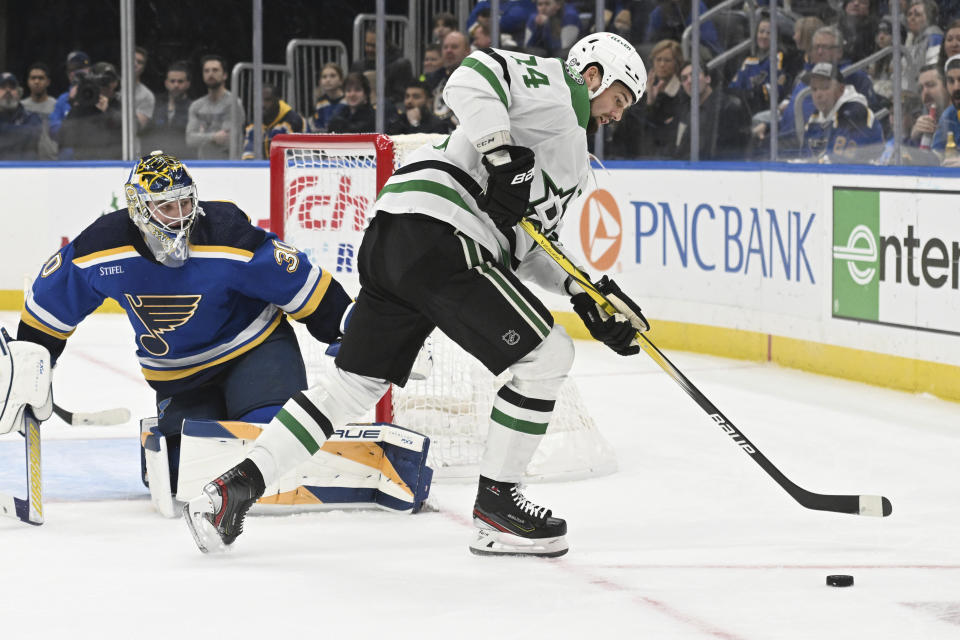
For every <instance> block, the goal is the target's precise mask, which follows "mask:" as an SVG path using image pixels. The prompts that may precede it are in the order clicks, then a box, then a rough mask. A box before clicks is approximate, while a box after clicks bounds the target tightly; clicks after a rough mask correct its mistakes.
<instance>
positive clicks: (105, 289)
mask: <svg viewBox="0 0 960 640" xmlns="http://www.w3.org/2000/svg"><path fill="white" fill-rule="evenodd" d="M124 190H125V193H126V198H127V208H126V209H120V210H118V211H114V212H112V213H109V214H106V215H104V216H101V217H99V218H98V219H97V220H96V221H95V222H93V223H92V224H91V225H90V226H88V227H87V228H86V229H84V230H83V231H82V232H81V233H80V235H78V236H77V237H76V238H75V239H74V240H73V242H71V243H70V244H68V245H66V246H65V247H63V248H62V249H60V250H59V251H57V252H56V253H55V254H53V256H51V257H50V259H49V260H47V262H46V264H45V265H44V266H43V268H42V269H41V271H40V273H39V275H38V276H37V277H36V279H35V280H34V282H33V286H32V287H31V288H30V291H29V292H28V293H27V296H26V300H25V305H24V310H23V314H22V316H21V321H20V325H19V329H18V332H17V339H18V340H20V341H27V342H32V343H36V344H39V345H42V346H43V347H46V349H47V350H48V351H49V352H50V356H51V360H52V362H54V363H55V362H56V360H57V358H58V357H59V356H60V354H61V353H62V352H63V349H64V347H65V346H66V342H67V339H68V338H69V337H70V335H71V334H72V333H73V331H74V329H76V327H77V325H78V324H79V323H80V322H81V321H82V320H83V319H84V318H86V317H87V316H88V315H90V314H91V313H92V312H93V311H94V310H95V309H96V308H97V307H99V306H100V305H101V303H103V301H104V300H105V299H107V298H112V299H113V300H116V301H117V302H118V303H119V304H120V306H121V307H123V310H124V311H125V312H126V314H127V318H128V319H129V320H130V324H131V325H132V326H133V329H134V332H135V334H136V348H137V357H138V358H139V361H140V366H141V370H142V372H143V376H144V378H146V380H147V383H148V384H149V385H150V386H151V387H152V388H153V389H154V390H155V391H156V397H157V425H156V428H155V429H154V432H155V433H154V434H155V435H156V436H163V440H164V441H165V447H164V448H165V450H166V453H167V457H168V464H169V476H170V481H169V482H170V491H171V492H172V493H176V489H177V471H178V462H179V446H180V431H181V424H182V422H183V420H184V419H185V418H198V419H203V418H208V419H226V420H245V421H248V422H268V421H269V420H270V419H271V418H272V417H273V415H274V414H275V413H276V412H277V411H278V410H279V409H280V407H281V406H282V405H283V403H284V402H285V401H286V400H287V399H288V398H289V397H290V396H292V395H294V394H295V393H296V392H298V391H300V390H301V389H305V388H306V387H307V378H306V372H305V368H304V364H303V358H302V356H301V353H300V348H299V346H298V344H297V339H296V337H295V335H294V332H293V328H292V327H291V326H290V324H289V323H288V322H287V316H289V317H291V318H293V319H294V320H297V321H299V322H302V323H304V324H305V325H306V327H307V329H308V330H309V331H310V333H311V334H312V335H313V336H314V337H315V338H316V339H317V340H319V341H321V342H325V343H331V342H334V341H336V340H338V339H339V338H340V337H341V336H342V326H341V323H342V322H343V320H344V318H345V316H346V313H347V311H348V309H349V308H350V306H351V304H352V302H351V298H350V296H348V295H347V293H346V292H345V291H344V290H343V287H342V286H341V285H340V283H339V282H337V281H336V280H334V279H333V278H332V277H331V274H330V272H327V271H324V270H322V269H320V268H319V267H318V266H316V265H313V264H311V263H310V260H309V259H308V258H307V256H306V255H305V254H304V253H302V252H300V251H298V250H297V249H296V248H294V247H292V246H290V245H288V244H285V243H283V242H281V241H280V239H279V238H278V237H277V236H276V235H275V234H273V233H269V232H267V231H264V230H263V229H260V228H258V227H256V226H254V225H253V224H251V223H250V219H249V217H248V216H247V215H246V214H245V213H244V212H243V211H241V210H240V209H239V208H238V207H237V206H236V205H235V204H232V203H229V202H218V201H200V200H198V198H197V186H196V183H194V181H193V178H192V177H191V176H190V173H189V172H188V171H187V168H186V167H185V166H184V165H183V163H181V162H180V161H179V160H178V159H177V158H175V157H173V156H171V155H168V154H164V153H162V152H160V151H155V152H153V153H152V154H150V155H149V156H145V157H143V158H141V159H140V160H139V161H138V162H137V163H136V165H135V166H134V168H133V170H132V171H131V172H130V177H129V179H128V180H127V184H126V185H125V186H124ZM38 404H39V401H38ZM46 415H49V411H47V412H46ZM164 467H165V465H164ZM166 470H167V469H166V468H164V469H163V471H166ZM153 489H154V488H153V487H151V490H153Z"/></svg>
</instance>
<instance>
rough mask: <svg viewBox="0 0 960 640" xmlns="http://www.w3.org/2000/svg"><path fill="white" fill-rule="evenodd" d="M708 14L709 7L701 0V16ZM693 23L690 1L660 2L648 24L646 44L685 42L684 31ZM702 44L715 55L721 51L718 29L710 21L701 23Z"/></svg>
mask: <svg viewBox="0 0 960 640" xmlns="http://www.w3.org/2000/svg"><path fill="white" fill-rule="evenodd" d="M706 12H707V5H706V4H705V3H704V2H703V1H702V0H701V2H700V15H703V14H704V13H706ZM692 22H693V12H692V11H691V10H690V1H689V0H660V3H659V4H658V5H657V6H656V7H655V8H654V9H653V11H651V12H650V18H649V20H648V22H647V35H646V37H645V38H644V40H645V41H646V42H658V41H660V40H667V39H670V40H676V41H678V42H682V41H683V32H684V30H685V29H686V28H687V27H689V26H690V25H691V23H692ZM700 44H701V45H703V46H705V47H706V48H708V49H709V50H710V51H712V52H713V53H718V52H719V51H720V50H721V46H720V37H719V36H718V35H717V27H716V26H715V25H714V24H713V22H711V21H710V20H706V21H701V22H700Z"/></svg>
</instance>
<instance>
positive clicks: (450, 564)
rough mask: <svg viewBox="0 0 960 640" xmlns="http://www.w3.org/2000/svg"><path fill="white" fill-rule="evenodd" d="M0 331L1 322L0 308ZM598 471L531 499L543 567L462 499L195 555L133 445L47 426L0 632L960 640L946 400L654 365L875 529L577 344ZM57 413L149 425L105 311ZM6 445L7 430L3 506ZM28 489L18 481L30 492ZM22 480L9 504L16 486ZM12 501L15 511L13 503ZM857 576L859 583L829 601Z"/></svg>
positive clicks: (959, 566) (456, 491)
mask: <svg viewBox="0 0 960 640" xmlns="http://www.w3.org/2000/svg"><path fill="white" fill-rule="evenodd" d="M0 321H2V322H3V324H5V325H6V326H7V327H9V328H13V327H15V325H16V315H15V314H13V313H0ZM577 354H578V355H577V362H576V364H575V366H574V371H573V375H574V377H575V379H576V381H577V383H578V384H579V386H580V391H581V393H582V394H583V396H584V399H585V401H586V403H587V406H588V407H589V409H590V412H591V414H592V416H593V417H594V419H595V420H596V421H597V423H598V424H599V425H600V426H601V429H602V431H603V433H604V435H605V436H606V438H607V439H608V440H609V441H610V442H611V443H612V444H613V445H614V446H615V447H616V448H617V452H618V462H619V466H620V471H619V472H618V473H616V474H614V475H612V476H608V477H604V478H598V479H592V480H587V481H579V482H571V483H551V484H540V485H535V486H532V487H530V489H529V491H528V496H529V497H530V498H531V499H532V500H534V501H535V502H539V503H541V504H545V505H547V506H549V507H551V508H553V510H554V511H555V512H556V513H557V515H559V516H561V517H564V518H566V519H567V521H568V525H569V529H570V532H569V535H568V540H569V542H570V553H569V554H567V555H566V556H564V557H562V558H559V559H555V560H541V559H528V558H524V559H515V558H481V557H476V556H473V555H471V554H470V553H469V552H468V550H467V542H468V539H469V537H470V532H471V525H470V520H469V515H470V509H471V507H472V504H473V494H474V491H475V488H474V487H473V486H472V485H463V484H453V485H451V484H435V485H434V486H433V490H432V503H433V505H434V506H435V507H436V508H437V510H436V511H433V512H430V513H421V514H417V515H414V516H406V515H396V514H390V513H383V512H333V513H315V514H301V515H295V516H287V517H255V518H248V520H247V525H246V528H245V529H246V531H245V533H244V535H243V536H241V537H240V539H239V540H238V541H237V543H236V545H235V548H234V549H233V550H232V552H231V553H228V554H225V555H222V556H205V555H202V554H201V553H199V552H198V551H197V549H196V547H195V546H194V544H193V541H192V539H191V538H190V536H189V534H188V532H187V529H186V527H185V526H184V524H183V523H182V522H181V521H179V520H176V521H172V520H164V519H162V518H161V517H160V516H158V515H157V514H156V513H155V512H154V511H153V508H152V506H151V504H150V501H149V499H148V496H147V493H146V490H145V489H144V488H143V487H142V485H140V484H139V480H138V478H137V474H138V473H139V462H138V453H137V451H138V444H137V440H138V429H137V426H136V424H135V423H131V424H129V425H125V426H121V427H110V428H104V427H68V426H65V425H64V424H63V423H62V422H61V421H60V420H58V419H57V418H55V417H54V418H52V419H51V420H50V421H48V422H47V423H45V424H44V425H43V433H44V474H45V475H44V481H45V489H46V491H45V497H46V506H45V517H46V523H45V524H44V525H43V526H41V527H30V526H27V525H24V524H22V523H20V522H18V521H16V520H12V519H9V518H0V585H2V590H3V592H4V596H3V597H2V598H0V612H2V613H3V618H2V619H3V622H2V626H0V638H3V639H4V640H18V639H20V638H57V639H58V640H59V639H61V638H71V639H73V638H137V639H147V638H164V639H170V638H217V639H227V640H228V639H231V638H238V639H242V638H259V637H264V638H266V637H270V638H285V637H315V638H351V639H352V638H377V639H378V640H389V639H392V638H522V639H525V640H528V639H530V638H540V637H547V638H596V637H603V638H650V639H656V640H680V639H705V638H721V639H724V640H775V639H788V640H810V639H811V638H844V639H850V640H879V639H887V638H889V639H897V640H907V639H910V640H920V639H923V640H938V639H943V640H947V639H949V640H956V639H957V638H960V478H958V475H960V474H958V471H960V464H958V463H960V405H957V404H953V403H949V402H945V401H941V400H938V399H936V398H932V397H929V396H924V395H913V394H906V393H899V392H895V391H890V390H885V389H879V388H875V387H870V386H867V385H862V384H858V383H853V382H847V381H843V380H838V379H833V378H827V377H821V376H816V375H811V374H806V373H802V372H798V371H793V370H789V369H783V368H780V367H777V366H775V365H769V364H759V363H749V362H740V361H734V360H724V359H721V358H715V357H708V356H702V355H697V354H688V353H679V352H677V353H672V352H668V354H667V355H668V356H669V357H671V359H672V360H673V361H674V362H675V363H676V364H677V366H678V367H679V368H680V369H681V370H682V371H683V372H684V373H685V374H686V375H687V376H688V377H689V378H690V379H691V380H692V381H693V382H694V384H696V385H697V386H698V388H700V390H701V391H702V392H703V393H704V394H705V395H706V396H707V397H708V398H709V399H710V400H711V401H712V402H713V403H714V404H715V405H717V407H719V408H720V410H721V411H723V412H724V413H725V414H726V415H727V417H728V418H729V419H730V420H731V421H732V422H733V423H734V424H735V425H736V426H737V427H738V428H740V429H741V430H742V431H743V432H744V433H745V434H746V436H747V437H748V438H750V439H751V440H752V441H753V442H754V443H755V444H756V445H757V446H758V447H759V449H760V450H761V451H762V452H763V453H764V454H766V455H767V457H768V458H770V460H771V461H772V462H773V463H774V464H775V465H777V466H778V467H779V468H780V469H781V471H783V472H784V473H785V474H786V475H787V476H788V477H789V478H790V479H791V480H793V481H794V482H796V483H797V484H799V485H800V486H802V487H804V488H806V489H808V490H810V491H815V492H820V493H853V494H861V493H865V494H882V495H885V496H887V497H889V498H890V500H891V501H892V502H893V515H891V516H890V517H889V518H883V519H881V518H867V517H858V516H852V515H842V514H833V513H822V512H816V511H810V510H807V509H804V508H802V507H800V506H799V505H798V504H797V503H796V502H794V501H793V499H792V498H791V497H790V496H789V495H787V494H786V493H785V492H784V491H783V490H782V489H781V488H780V487H779V486H777V485H776V484H775V483H774V481H773V480H772V479H771V478H770V477H769V476H767V475H766V474H765V473H764V472H763V471H762V470H761V469H760V467H758V466H757V465H756V464H755V463H754V462H753V461H752V460H750V459H749V458H748V456H747V455H745V454H744V453H743V452H742V451H741V450H740V448H739V447H737V446H736V445H735V444H734V443H732V442H731V441H730V438H729V437H728V436H726V435H725V434H724V433H723V432H722V431H721V430H720V429H719V428H718V427H717V426H716V425H715V424H714V423H713V422H712V421H711V420H710V419H709V418H708V417H707V415H706V414H705V413H704V412H703V411H702V410H701V409H700V408H699V407H698V406H697V405H696V404H695V403H694V402H693V401H692V400H691V399H690V398H689V397H688V396H687V395H686V394H685V393H684V392H683V391H682V390H681V389H680V387H679V386H678V385H677V384H676V383H675V382H674V381H673V380H672V379H671V378H670V377H668V376H667V375H666V374H665V373H663V372H662V371H661V370H660V368H659V367H657V365H656V364H654V363H653V362H652V361H651V360H650V359H649V358H648V357H647V356H645V355H644V354H642V353H641V354H640V355H639V356H636V357H633V358H621V357H618V356H616V355H614V354H613V353H612V352H609V351H607V350H605V348H603V347H602V346H600V345H598V344H596V343H584V342H578V343H577ZM55 390H56V397H57V401H58V404H61V405H62V406H64V407H67V408H70V409H73V410H96V409H102V408H108V407H115V406H126V407H128V408H129V409H130V410H131V411H132V412H133V413H134V416H135V417H137V418H138V417H141V416H146V415H152V414H153V396H152V393H151V392H150V390H149V388H148V387H147V386H146V383H144V382H143V380H142V379H141V377H140V375H139V368H138V366H137V364H136V361H135V358H134V354H133V341H132V331H131V329H130V328H129V326H128V325H127V324H126V322H125V320H124V319H123V318H122V317H121V316H119V315H106V316H104V315H97V316H94V317H92V318H91V319H89V320H88V321H87V322H85V323H84V324H83V325H81V326H80V328H79V329H78V330H77V332H76V334H75V335H74V337H73V338H72V339H71V342H70V344H69V346H68V348H67V351H66V352H65V354H64V356H63V358H62V359H61V363H60V365H59V366H58V368H57V372H56V375H55ZM21 450H22V444H21V439H20V437H19V436H15V435H14V436H10V435H8V436H3V437H0V465H2V466H0V481H2V483H3V484H2V485H0V487H2V488H3V489H4V490H8V491H9V490H10V489H11V488H14V489H17V487H10V486H9V484H10V482H15V481H16V480H11V479H12V478H20V476H21V475H22V473H23V467H22V459H23V457H22V453H21ZM18 487H22V481H21V484H20V485H18ZM19 492H20V489H18V493H19ZM20 495H22V494H20ZM833 573H848V574H852V575H853V576H854V578H855V580H856V583H855V585H854V586H853V587H850V588H835V587H828V586H826V585H825V577H826V576H827V574H833Z"/></svg>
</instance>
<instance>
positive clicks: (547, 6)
mask: <svg viewBox="0 0 960 640" xmlns="http://www.w3.org/2000/svg"><path fill="white" fill-rule="evenodd" d="M579 37H580V14H578V13H577V10H576V8H575V7H574V6H573V5H569V4H567V3H566V2H564V0H537V12H536V13H535V14H534V15H532V16H530V18H529V19H527V27H526V29H525V30H524V37H523V43H524V50H526V51H528V52H529V53H532V54H534V55H538V56H546V57H556V56H560V57H566V55H567V50H568V49H570V47H571V46H572V45H573V43H574V42H576V41H577V39H578V38H579Z"/></svg>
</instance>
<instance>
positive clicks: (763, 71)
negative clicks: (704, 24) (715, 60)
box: [727, 17, 790, 113]
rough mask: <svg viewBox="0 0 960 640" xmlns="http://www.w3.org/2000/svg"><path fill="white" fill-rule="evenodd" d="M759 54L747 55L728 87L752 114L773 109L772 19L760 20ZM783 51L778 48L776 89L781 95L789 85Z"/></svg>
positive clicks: (758, 27) (758, 33)
mask: <svg viewBox="0 0 960 640" xmlns="http://www.w3.org/2000/svg"><path fill="white" fill-rule="evenodd" d="M755 42H756V46H757V55H755V56H747V57H746V59H744V61H743V64H741V65H740V69H739V70H738V71H737V74H736V75H735V76H734V77H733V80H731V81H730V84H729V85H728V87H727V88H728V89H729V90H730V91H732V92H734V93H736V94H738V95H739V96H740V98H741V99H742V100H743V101H744V102H745V103H746V104H747V106H748V107H750V111H751V112H752V113H757V112H758V111H763V110H764V109H769V108H770V18H768V17H764V18H763V19H761V20H760V22H758V23H757V33H756V36H755ZM783 60H784V58H783V52H782V51H777V87H778V88H777V91H778V95H780V96H782V95H783V94H784V93H786V89H787V87H789V86H790V78H788V77H787V74H786V73H784V68H783Z"/></svg>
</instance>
